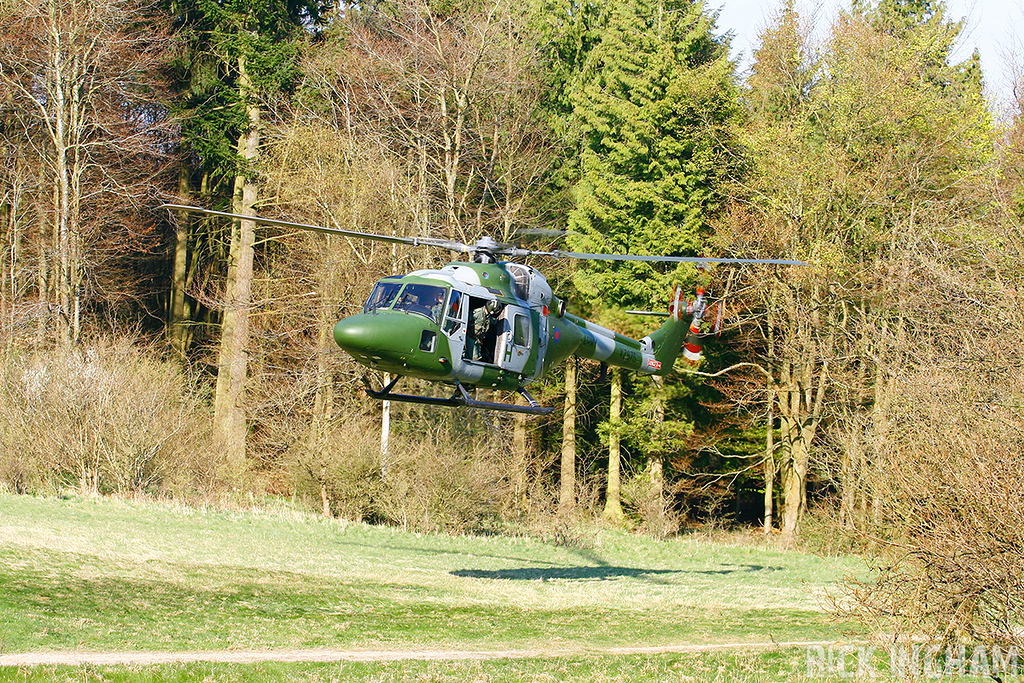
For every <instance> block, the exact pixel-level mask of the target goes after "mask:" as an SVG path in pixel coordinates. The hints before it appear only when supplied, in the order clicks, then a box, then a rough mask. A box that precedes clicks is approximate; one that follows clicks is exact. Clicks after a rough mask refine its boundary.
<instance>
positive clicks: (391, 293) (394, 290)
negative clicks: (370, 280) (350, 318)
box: [363, 282, 402, 313]
mask: <svg viewBox="0 0 1024 683" xmlns="http://www.w3.org/2000/svg"><path fill="white" fill-rule="evenodd" d="M401 288H402V283H401V282H378V283H377V284H376V286H374V288H373V291H372V292H370V298H369V299H367V300H366V305H365V306H363V313H373V312H374V311H376V310H377V309H378V308H388V307H389V306H391V302H392V301H394V300H395V295H396V294H398V290H400V289H401Z"/></svg>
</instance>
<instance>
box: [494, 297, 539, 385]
mask: <svg viewBox="0 0 1024 683" xmlns="http://www.w3.org/2000/svg"><path fill="white" fill-rule="evenodd" d="M500 329H501V334H500V335H499V336H498V343H497V346H496V348H495V351H496V354H495V356H496V358H495V360H497V362H498V365H499V366H501V367H502V368H503V369H505V370H508V371H509V372H515V373H517V374H522V372H523V369H524V368H525V367H526V361H528V360H529V359H530V343H531V341H532V339H533V330H532V329H531V326H530V309H528V308H522V307H520V306H513V305H511V304H510V305H507V306H505V310H503V311H502V312H501V328H500Z"/></svg>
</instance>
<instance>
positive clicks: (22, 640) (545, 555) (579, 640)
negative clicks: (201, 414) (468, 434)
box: [0, 495, 862, 681]
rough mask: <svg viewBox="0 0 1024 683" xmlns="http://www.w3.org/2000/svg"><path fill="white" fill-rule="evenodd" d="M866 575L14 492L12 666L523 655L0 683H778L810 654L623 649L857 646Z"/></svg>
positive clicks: (3, 620)
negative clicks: (67, 661) (115, 656)
mask: <svg viewBox="0 0 1024 683" xmlns="http://www.w3.org/2000/svg"><path fill="white" fill-rule="evenodd" d="M859 571H862V570H861V566H860V564H859V562H858V561H856V560H855V559H852V558H822V557H817V556H813V555H809V554H803V553H799V552H781V551H777V550H771V549H767V548H765V547H763V545H761V544H759V543H757V542H755V541H749V542H746V543H732V544H722V543H712V542H709V541H707V540H706V539H702V538H700V537H697V536H691V537H681V538H677V539H672V540H668V541H661V542H659V541H654V540H651V539H649V538H643V537H637V536H631V535H627V534H623V533H619V532H614V531H608V530H595V531H593V532H589V533H587V534H584V535H583V538H582V542H581V543H580V544H579V547H556V546H553V545H550V544H547V543H543V542H540V541H537V540H532V539H527V538H508V537H448V536H423V535H417V534H412V533H405V532H402V531H399V530H395V529H387V528H377V527H370V526H365V525H358V524H350V523H345V522H342V521H338V520H327V519H324V518H321V517H316V516H312V515H308V514H303V513H297V512H294V511H289V510H288V509H286V508H284V507H282V509H280V510H265V511H262V512H225V511H219V510H213V509H198V510H197V509H191V508H182V507H175V506H170V505H162V504H156V503H147V502H127V501H120V500H110V499H77V498H72V499H42V498H31V497H22V496H9V495H3V496H0V654H10V653H32V652H53V651H58V652H61V651H62V652H113V651H116V652H125V651H129V652H137V651H156V652H183V651H191V650H203V651H209V650H230V651H240V650H247V651H248V650H252V651H266V650H290V649H303V650H305V649H345V650H354V651H368V652H373V651H376V650H382V649H383V650H388V651H398V652H401V651H403V650H416V651H445V650H460V651H475V650H480V651H483V650H487V651H504V650H515V651H525V652H527V653H528V654H527V655H526V656H523V657H520V658H517V659H514V660H511V659H500V658H499V659H490V660H487V661H424V660H419V661H418V660H403V661H378V662H334V663H324V664H311V663H305V664H284V663H258V664H245V665H241V664H215V663H190V664H164V665H158V666H147V667H140V666H135V665H132V666H114V667H88V666H86V667H81V666H80V667H52V666H51V667H45V666H42V667H39V666H37V667H27V668H17V667H6V668H0V680H17V681H43V680H69V681H70V680H83V675H85V676H86V677H85V680H111V681H114V680H117V681H171V680H173V681H179V680H180V681H185V680H201V681H222V680H223V681H256V680H314V681H316V680H322V681H331V680H374V681H392V680H395V681H398V680H436V681H448V680H451V681H456V680H481V681H505V680H508V681H513V680H515V681H518V680H593V681H605V680H629V681H634V680H651V681H661V680H673V681H675V680H753V679H758V680H759V679H761V678H763V680H780V678H785V677H788V676H789V674H790V673H791V674H793V675H794V676H798V675H799V673H800V670H801V666H802V663H803V657H804V652H803V651H802V650H799V651H797V650H785V649H776V650H766V651H760V652H759V653H757V654H744V653H743V652H742V651H740V652H735V651H729V652H712V653H684V652H677V653H659V654H625V655H619V654H615V653H614V652H610V650H613V649H614V648H630V647H634V648H635V647H653V646H678V645H701V644H724V643H746V642H758V643H768V642H771V641H776V642H782V641H830V640H837V639H841V638H843V637H846V636H848V635H849V633H848V631H847V630H846V628H845V626H844V625H842V624H835V623H833V621H832V620H831V618H830V616H829V615H828V613H827V612H826V611H825V610H824V608H823V604H822V597H823V596H824V594H825V593H826V592H827V591H829V590H830V588H833V587H834V586H835V584H836V582H837V581H838V580H839V579H841V578H842V576H843V575H845V574H848V573H852V572H859ZM530 653H532V655H531V654H530ZM645 672H646V673H645ZM787 672H789V673H787ZM748 674H749V675H748ZM782 674H785V676H783V675H782ZM90 676H91V677H92V678H90ZM723 676H725V677H723ZM729 677H732V678H729Z"/></svg>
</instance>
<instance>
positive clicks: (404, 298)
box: [378, 285, 448, 323]
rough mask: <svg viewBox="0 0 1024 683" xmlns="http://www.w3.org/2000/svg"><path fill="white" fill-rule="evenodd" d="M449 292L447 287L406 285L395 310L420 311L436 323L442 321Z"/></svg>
mask: <svg viewBox="0 0 1024 683" xmlns="http://www.w3.org/2000/svg"><path fill="white" fill-rule="evenodd" d="M378 286H379V285H378ZM447 293H448V290H447V288H445V287H435V286H434V285H406V286H405V289H403V290H402V295H401V296H399V297H398V301H397V302H395V310H396V311H409V312H410V313H419V314H420V315H425V316H427V317H428V318H430V319H431V320H433V321H434V322H435V323H440V322H441V314H442V313H443V312H444V297H445V294H447Z"/></svg>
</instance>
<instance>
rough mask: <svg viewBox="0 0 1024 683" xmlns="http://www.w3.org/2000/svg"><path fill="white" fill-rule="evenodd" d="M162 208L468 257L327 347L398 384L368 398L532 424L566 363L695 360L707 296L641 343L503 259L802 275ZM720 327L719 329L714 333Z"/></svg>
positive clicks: (361, 317) (340, 329)
mask: <svg viewBox="0 0 1024 683" xmlns="http://www.w3.org/2000/svg"><path fill="white" fill-rule="evenodd" d="M161 208H166V209H171V210H175V211H187V212H192V213H199V214H204V215H208V216H220V217H224V218H231V219H239V220H250V221H253V222H255V223H258V224H262V225H271V226H277V227H282V228H289V229H300V230H312V231H315V232H321V233H327V234H331V235H342V236H345V237H355V238H359V239H368V240H376V241H380V242H392V243H398V244H407V245H411V246H431V247H437V248H440V249H447V250H450V251H453V252H457V253H464V254H471V255H472V261H455V262H452V263H449V264H448V265H446V266H444V267H443V268H440V269H437V270H417V271H414V272H411V273H408V274H405V275H393V276H390V277H386V278H383V279H382V280H380V281H378V282H377V283H376V284H375V285H374V287H373V289H372V290H371V292H370V296H369V298H368V299H367V300H366V304H365V305H364V306H363V309H362V311H361V312H359V313H357V314H356V315H353V316H349V317H347V318H345V319H344V320H341V321H339V322H338V323H337V324H336V325H335V326H334V340H335V342H337V344H338V346H340V347H341V348H342V349H344V350H345V351H347V352H348V353H349V354H350V355H351V356H352V357H353V358H354V359H355V360H356V361H358V362H359V363H361V364H363V365H365V366H367V367H370V368H373V369H375V370H379V371H381V372H385V373H389V374H391V375H393V376H394V379H393V380H392V381H391V382H390V383H389V384H388V385H387V386H385V387H383V388H382V389H380V390H376V389H374V388H373V387H372V386H371V384H370V382H369V380H368V379H367V378H366V377H365V376H364V377H363V383H364V384H365V386H366V393H367V394H368V395H369V396H371V397H372V398H375V399H380V400H385V401H404V402H410V403H424V404H429V405H443V406H468V407H470V408H480V409H485V410H500V411H507V412H515V413H527V414H534V415H545V414H548V413H550V412H551V411H552V410H554V409H553V408H551V407H545V406H541V405H540V404H538V403H537V401H536V400H535V399H534V398H533V397H532V396H531V395H530V394H529V392H527V390H526V388H525V387H526V385H527V384H529V383H530V382H534V381H537V380H539V379H541V378H542V377H543V376H544V374H545V373H546V372H547V371H548V370H549V369H551V368H552V367H554V366H556V365H558V364H559V363H561V362H562V361H564V360H566V359H567V358H569V357H570V356H573V355H575V356H577V357H579V358H587V359H590V360H596V361H600V362H601V363H605V364H607V365H612V366H616V367H621V368H625V369H627V370H632V371H634V372H638V373H641V374H648V375H666V374H668V373H669V372H670V371H671V370H672V366H673V364H674V363H675V360H676V357H677V356H678V355H679V353H680V351H682V353H683V354H684V356H685V357H686V358H687V360H690V361H693V362H696V361H698V360H700V353H701V336H702V335H701V323H702V321H703V319H704V315H705V312H706V310H707V304H706V302H705V299H704V290H703V289H700V288H698V289H697V296H696V298H695V299H694V300H693V301H686V300H685V299H684V298H683V295H682V291H681V290H680V289H678V288H677V289H676V291H675V293H674V296H673V300H672V302H671V304H670V305H669V310H668V311H667V312H666V313H661V314H656V313H649V312H645V311H633V312H634V313H642V314H643V313H646V314H648V315H665V316H666V317H667V318H668V320H666V322H665V323H664V324H663V325H662V326H661V327H660V328H659V329H657V330H656V331H654V332H652V333H651V334H649V335H648V336H646V337H644V338H643V339H641V340H639V341H637V340H635V339H630V338H629V337H626V336H624V335H621V334H618V333H617V332H614V331H612V330H609V329H607V328H605V327H602V326H600V325H597V324H595V323H593V322H590V321H588V320H584V319H583V318H579V317H577V316H574V315H572V314H569V313H567V312H566V310H565V300H564V299H559V298H558V297H556V296H555V295H554V294H553V293H552V291H551V287H550V285H549V284H548V281H547V279H546V278H545V277H544V275H543V274H542V273H541V272H540V271H539V270H537V269H536V268H534V267H532V266H528V265H525V264H522V263H516V262H514V261H511V260H502V259H521V258H524V257H526V256H549V257H551V258H572V259H587V260H603V261H657V262H669V263H680V262H684V263H696V264H698V265H699V264H712V263H725V264H730V263H731V264H744V263H763V264H776V265H806V264H805V263H803V262H802V261H791V260H783V259H739V258H705V257H690V256H645V255H636V254H583V253H575V252H567V251H535V250H531V249H523V248H520V247H517V246H514V245H510V244H502V243H499V242H497V241H495V240H494V239H493V238H490V237H484V238H482V239H480V240H478V241H477V242H476V243H475V244H464V243H462V242H457V241H453V240H447V239H440V238H432V237H397V236H391V235H378V234H373V233H365V232H359V231H354V230H343V229H340V228H327V227H322V226H318V225H306V224H302V223H293V222H291V221H281V220H275V219H270V218H261V217H258V216H243V215H238V214H232V213H227V212H222V211H212V210H209V209H202V208H198V207H194V206H183V205H178V204H165V205H163V206H162V207H161ZM720 324H721V320H720V319H719V320H718V321H717V323H716V327H718V326H719V325H720ZM403 377H418V378H421V379H425V380H428V381H431V382H441V383H444V384H448V385H451V386H453V387H454V393H453V394H452V396H451V397H450V398H439V397H433V396H417V395H410V394H396V393H394V392H393V389H394V388H395V387H396V386H397V384H398V382H399V381H400V380H401V379H402V378H403ZM478 387H479V388H488V389H500V390H506V391H514V392H518V393H519V394H521V395H522V396H523V397H524V398H525V399H526V402H527V403H528V405H517V404H511V403H494V402H489V401H481V400H478V399H476V398H475V397H474V396H473V394H472V393H471V390H472V389H474V388H478Z"/></svg>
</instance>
